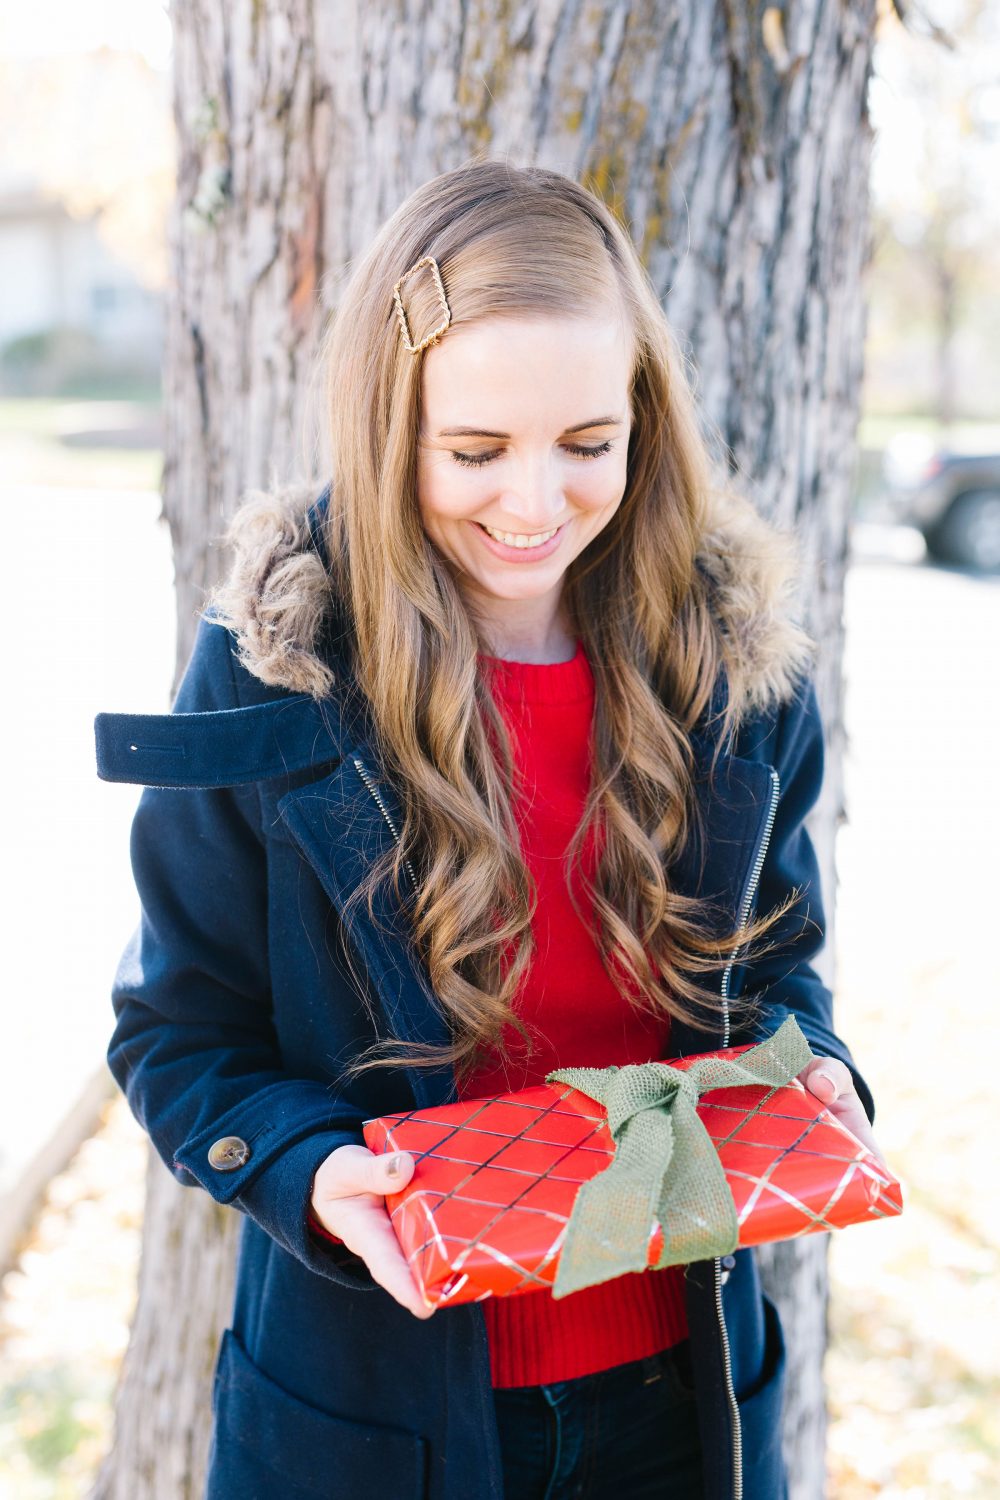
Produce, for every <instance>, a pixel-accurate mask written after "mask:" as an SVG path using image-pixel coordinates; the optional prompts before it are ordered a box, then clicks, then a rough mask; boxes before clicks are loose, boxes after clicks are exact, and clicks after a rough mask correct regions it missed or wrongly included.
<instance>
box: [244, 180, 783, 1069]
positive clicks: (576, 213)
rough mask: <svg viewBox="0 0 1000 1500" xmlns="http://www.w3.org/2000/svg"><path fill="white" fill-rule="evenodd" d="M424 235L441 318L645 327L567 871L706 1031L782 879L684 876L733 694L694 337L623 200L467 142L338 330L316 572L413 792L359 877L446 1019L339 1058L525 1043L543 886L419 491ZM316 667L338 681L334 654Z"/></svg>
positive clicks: (592, 584)
mask: <svg viewBox="0 0 1000 1500" xmlns="http://www.w3.org/2000/svg"><path fill="white" fill-rule="evenodd" d="M427 255H431V256H433V257H434V258H435V259H436V261H437V262H438V265H439V266H440V269H441V274H442V278H443V281H444V284H445V288H446V292H447V298H448V303H449V305H450V308H451V326H452V327H460V326H463V325H467V324H473V323H478V322H479V321H481V320H485V319H488V318H495V317H500V316H502V317H517V316H525V317H534V318H537V317H539V316H553V317H560V318H565V317H579V316H581V315H584V316H594V315H595V314H596V315H598V316H600V315H602V314H605V315H607V316H615V317H618V316H621V315H622V313H624V315H625V317H626V319H627V325H628V326H629V327H630V329H631V332H632V336H633V350H634V357H633V368H632V374H631V408H632V430H631V435H630V443H629V453H628V462H627V478H626V487H625V492H624V495H623V498H622V501H621V504H620V506H619V507H618V510H617V511H616V513H615V514H614V515H613V517H612V519H611V520H610V521H609V522H608V524H607V525H606V526H605V527H604V529H603V530H602V531H601V532H600V534H599V535H598V536H597V537H596V538H595V539H594V541H593V542H592V543H591V544H590V545H589V546H588V547H587V548H586V549H585V550H584V552H583V553H582V554H581V555H580V556H578V557H577V558H576V559H574V561H573V562H572V563H571V564H570V566H569V567H568V569H567V572H566V575H565V582H564V595H563V601H564V605H565V608H566V612H567V615H568V618H569V619H570V620H571V622H572V624H573V625H574V626H575V629H576V632H577V633H578V634H579V635H580V636H582V638H583V641H584V646H585V650H586V654H587V657H588V658H589V661H590V663H591V666H592V669H593V674H594V679H595V688H596V706H595V717H594V722H593V728H592V745H591V751H592V765H593V781H592V785H591V788H590V792H589V795H588V798H587V801H586V805H585V808H584V811H583V815H582V818H581V822H580V826H579V828H578V829H577V831H576V833H575V834H574V836H573V838H572V840H571V842H570V844H569V847H568V849H567V852H566V866H565V867H566V875H567V881H568V885H569V890H570V893H571V899H572V900H573V902H574V905H575V907H576V909H577V910H578V912H581V914H582V911H581V907H580V903H579V897H578V894H577V889H578V887H579V889H582V890H583V891H585V893H586V895H587V897H588V898H589V900H590V902H591V903H592V909H593V921H594V924H595V940H596V942H597V943H598V946H599V949H600V953H601V956H602V961H603V963H604V965H605V968H606V970H607V972H608V974H609V976H610V977H611V978H612V980H613V982H614V983H615V985H616V986H617V987H618V989H619V991H620V993H621V994H622V996H623V998H624V999H625V1000H627V1002H628V1003H629V1004H632V1005H636V1006H639V1007H641V1008H643V1009H645V1010H647V1011H649V1012H651V1013H653V1014H659V1015H661V1016H666V1015H670V1016H673V1017H676V1018H679V1019H682V1020H684V1021H685V1022H687V1023H688V1024H689V1025H691V1026H694V1027H695V1028H697V1029H700V1030H703V1031H705V1032H708V1033H713V1032H714V1031H715V1030H716V1029H717V1027H718V1023H719V1019H720V1016H721V1013H722V1008H723V1003H724V1002H723V1000H722V997H721V994H720V989H721V986H720V985H719V984H718V982H716V983H715V984H714V985H712V984H710V983H708V982H707V976H709V975H712V974H717V973H718V971H720V970H722V969H723V968H724V967H725V966H726V964H727V962H728V961H729V959H730V957H731V956H732V955H733V953H734V951H735V950H736V949H737V948H743V947H745V946H746V945H754V948H755V951H762V950H763V949H765V948H766V947H767V946H768V944H767V943H766V941H765V939H766V934H767V932H768V930H769V929H770V927H771V926H772V924H773V923H775V922H777V921H778V919H779V918H780V917H781V916H782V915H784V913H785V912H786V911H787V909H788V906H789V905H790V904H791V902H792V899H793V898H792V897H790V898H789V900H788V901H787V902H785V903H784V904H783V905H782V906H781V907H780V908H778V909H775V910H774V911H772V912H770V913H768V914H766V915H765V916H764V917H761V918H760V919H758V920H755V921H753V922H750V923H749V924H747V925H746V926H744V927H743V928H741V929H739V930H731V925H730V923H727V922H726V921H725V920H723V914H722V913H721V912H720V911H719V910H718V909H716V908H715V907H714V906H713V905H712V904H711V903H709V902H708V901H706V900H704V899H702V898H699V897H691V896H687V895H684V894H683V893H682V892H681V891H679V890H675V889H674V888H673V887H672V885H671V867H672V865H673V864H674V862H675V861H676V859H677V858H678V856H679V855H680V853H681V851H682V849H683V848H684V847H685V844H686V842H687V840H688V838H689V836H690V835H691V833H692V831H693V825H694V819H695V818H696V815H697V806H698V804H697V801H696V799H695V797H694V794H693V785H692V778H693V767H694V759H693V752H692V745H691V740H690V735H691V732H692V731H693V730H694V729H695V727H696V726H697V725H698V724H699V721H701V722H702V727H704V724H705V722H706V721H707V717H708V715H709V711H710V708H711V705H712V703H713V688H714V687H715V685H716V683H717V679H718V678H719V674H720V672H723V673H725V674H726V681H727V682H728V688H729V691H728V693H727V694H726V695H724V696H725V702H724V706H723V708H722V710H721V715H720V717H719V721H718V723H717V724H716V725H715V728H716V730H717V732H718V750H719V751H721V750H722V748H723V747H724V746H728V745H730V744H731V742H732V738H733V736H734V734H735V731H736V729H737V727H738V721H739V713H740V706H741V704H742V702H743V699H744V694H743V692H742V686H741V682H740V680H739V677H740V672H741V670H742V664H741V661H740V658H739V654H738V653H734V652H730V651H729V650H728V649H727V640H726V635H725V631H720V629H719V627H718V623H717V621H716V620H714V619H713V613H712V601H711V588H712V584H711V579H710V578H709V577H708V576H706V574H705V573H704V571H703V570H701V569H700V568H699V567H698V566H697V553H698V549H699V545H700V544H701V543H702V542H703V539H704V532H705V527H706V516H707V508H706V503H707V500H708V497H709V495H710V492H711V491H712V489H713V486H714V487H715V488H716V489H718V487H719V484H720V483H721V484H725V483H726V481H718V480H716V479H715V477H714V476H713V472H712V468H711V465H710V461H709V457H708V452H707V448H706V445H705V442H704V440H703V438H702V435H701V433H700V431H699V425H698V420H697V416H696V410H695V405H694V400H693V397H692V393H691V388H690V386H689V383H688V380H687V377H686V371H685V366H684V359H683V356H682V355H681V353H680V351H679V348H678V345H677V343H676V341H675V338H674V335H673V332H672V330H671V328H670V325H669V324H668V322H667V319H666V317H665V315H664V313H663V310H662V308H661V306H660V303H659V301H658V299H657V296H656V293H655V291H654V289H653V287H652V285H651V284H650V282H649V279H648V277H647V275H646V272H645V270H644V268H643V266H642V263H641V261H640V259H639V256H638V254H637V252H636V250H635V248H634V246H633V244H632V242H631V240H630V239H629V237H628V235H627V234H626V233H625V232H624V230H623V229H622V228H621V226H620V225H619V223H618V222H617V220H616V219H615V217H614V216H613V214H612V213H611V212H610V211H609V210H608V209H607V208H606V207H605V206H604V205H603V204H602V203H601V202H600V200H599V199H598V198H596V197H595V196H594V195H593V194H592V193H590V192H588V191H587V190H586V189H585V188H583V187H582V186H580V185H579V184H578V183H576V182H574V181H572V180H571V179H570V178H567V177H565V176H563V175H561V174H559V173H556V172H552V171H547V170H544V169H542V168H540V167H515V166H513V165H511V164H510V163H508V162H506V161H497V160H476V161H473V162H470V163H468V164H466V165H464V166H462V167H460V168H458V169H457V170H454V171H450V172H446V173H444V174H443V175H441V176H439V177H436V178H434V179H433V180H432V181H430V182H428V183H426V184H425V185H424V186H423V187H421V188H419V189H418V190H417V191H416V192H414V193H413V194H411V196H410V197H408V198H407V199H406V201H405V202H404V203H403V204H402V205H401V206H400V207H399V208H398V209H397V211H396V212H395V213H394V214H393V215H392V217H391V218H390V219H389V220H388V221H387V223H386V224H385V225H384V226H383V228H382V229H381V231H380V232H379V234H378V236H377V238H376V239H375V241H374V242H373V244H372V245H371V247H370V248H369V250H368V251H367V253H366V254H365V255H364V256H363V258H362V259H360V260H359V261H358V262H357V264H356V265H355V266H354V267H353V270H352V272H351V275H350V278H349V280H348V281H347V283H346V285H345V287H344V288H343V291H342V295H341V298H340V301H339V306H338V309H337V313H336V316H335V319H334V321H333V323H332V325H331V328H330V331H329V333H328V336H327V339H326V344H325V351H324V358H325V361H326V368H327V371H328V377H327V378H328V387H327V394H328V403H329V412H330V422H331V429H332V430H331V438H332V442H331V452H332V466H333V467H332V475H331V495H330V503H329V507H328V511H327V520H326V535H325V537H324V541H325V545H326V552H327V556H328V559H329V576H328V578H327V579H326V580H325V582H326V583H328V585H329V587H330V588H331V589H332V591H333V593H334V595H335V596H336V598H337V600H338V605H339V608H340V609H341V610H342V611H343V614H344V616H345V617H346V618H347V619H348V620H349V621H350V638H351V654H352V666H353V679H354V682H355V683H356V685H357V687H358V688H359V689H360V691H361V693H362V694H363V696H364V699H365V700H366V706H367V708H368V710H369V711H370V719H371V723H372V725H373V733H374V735H375V740H376V745H377V750H378V753H379V756H380V760H381V765H382V767H383V769H384V771H385V774H386V775H387V776H388V777H389V779H390V781H391V783H392V785H393V787H394V788H395V789H396V790H397V792H398V795H399V800H400V804H401V806H402V808H403V819H402V827H401V828H400V829H399V830H398V833H399V840H398V842H397V841H395V840H394V841H393V846H392V848H391V849H388V850H387V852H386V854H385V856H384V857H382V858H381V859H379V860H378V861H376V862H375V863H374V864H373V866H372V868H371V869H370V871H369V872H368V876H367V879H366V880H365V881H364V883H363V884H362V885H361V886H360V887H359V888H358V889H357V890H356V891H355V892H354V893H353V894H352V900H356V901H361V900H367V904H368V908H369V912H370V913H371V914H372V915H374V904H373V903H374V897H375V892H376V890H377V889H378V887H379V885H380V884H381V882H382V881H384V880H389V881H391V883H392V885H393V887H394V889H395V891H396V893H397V896H398V897H399V899H400V901H401V902H402V904H403V906H404V908H405V909H406V910H407V912H408V913H409V917H410V921H411V923H412V935H413V940H414V943H415V945H416V949H417V951H418V953H419V956H420V958H421V959H422V960H423V962H424V964H425V965H426V973H427V975H428V976H429V979H430V983H431V986H432V990H433V998H434V1000H435V1002H436V1003H437V1005H439V1007H440V1009H441V1011H442V1012H443V1013H444V1015H445V1017H446V1018H447V1021H448V1025H449V1034H450V1038H451V1040H450V1043H449V1045H447V1046H446V1047H445V1048H442V1047H440V1046H430V1045H424V1046H420V1045H412V1044H406V1043H404V1042H402V1041H400V1040H399V1039H396V1038H388V1039H382V1040H380V1041H378V1042H376V1043H375V1044H373V1046H372V1047H371V1048H370V1049H366V1052H365V1053H364V1055H363V1056H361V1057H359V1058H356V1059H354V1060H353V1061H352V1062H351V1064H350V1065H349V1066H348V1067H347V1068H346V1069H345V1075H348V1076H350V1075H353V1074H357V1073H360V1072H363V1071H365V1070H366V1069H368V1068H371V1067H380V1066H389V1065H393V1064H398V1063H399V1062H401V1061H406V1062H408V1063H410V1064H412V1065H415V1066H441V1065H442V1064H444V1063H450V1064H452V1065H454V1067H455V1069H456V1072H457V1074H458V1076H459V1077H460V1078H462V1077H464V1076H466V1075H467V1073H468V1071H469V1070H471V1069H472V1068H474V1067H475V1066H476V1065H477V1063H478V1062H480V1061H481V1060H482V1059H483V1058H484V1057H485V1055H486V1053H487V1051H488V1050H489V1049H494V1048H497V1049H500V1050H502V1038H503V1033H504V1031H505V1028H506V1026H507V1025H508V1024H509V1025H512V1026H513V1027H514V1029H515V1030H516V1031H517V1032H518V1033H519V1034H520V1035H521V1037H522V1039H523V1040H525V1041H526V1042H527V1043H528V1046H529V1050H530V1045H531V1040H530V1037H529V1036H528V1034H527V1032H526V1029H525V1027H524V1026H523V1024H522V1023H521V1021H520V1020H519V1019H518V1017H517V1014H516V997H517V994H518V991H519V988H520V986H521V983H522V981H523V979H524V976H525V972H526V970H527V968H528V966H529V964H530V962H531V959H532V954H533V951H534V942H533V938H532V927H531V922H532V915H533V912H534V907H535V902H536V899H537V893H536V890H535V887H534V882H533V880H532V877H531V874H530V871H529V870H528V868H527V866H526V864H525V862H524V859H523V857H522V853H521V849H520V846H519V838H518V830H517V825H516V822H515V818H514V815H513V811H512V802H511V798H512V793H513V792H514V790H515V788H516V786H517V769H516V766H515V761H514V756H513V754H512V747H511V743H510V739H509V737H508V734H507V729H506V726H505V724H504V721H503V718H502V716H501V714H500V712H499V711H498V708H497V704H496V701H495V699H494V696H493V693H492V691H491V686H490V681H489V675H488V673H485V672H484V669H483V663H482V661H481V660H480V659H479V657H478V654H479V653H481V652H482V653H488V652H489V650H490V646H489V643H488V641H487V640H485V639H484V637H483V635H482V634H481V632H480V628H479V626H478V624H477V621H476V619H475V617H474V614H473V613H472V612H471V611H470V609H469V608H467V606H466V603H465V601H464V600H463V596H462V593H461V591H460V588H459V586H458V584H457V583H456V579H455V577H454V576H453V573H452V572H451V571H450V569H449V566H448V565H447V563H446V560H445V559H444V558H443V556H442V555H441V553H440V552H439V551H438V550H437V548H436V547H435V545H434V544H433V543H432V541H431V540H430V539H429V537H428V536H427V534H426V533H425V531H424V529H423V526H422V523H421V517H420V512H419V507H418V502H417V493H416V470H417V441H418V433H419V430H420V416H421V408H420V402H421V366H422V355H421V354H412V353H410V352H408V351H407V349H406V348H405V347H404V344H403V341H402V338H401V334H400V328H399V326H398V324H397V314H396V311H395V308H394V304H393V288H394V285H395V283H396V282H397V280H398V279H399V278H400V277H401V276H402V274H403V272H404V271H406V270H407V269H408V268H409V267H411V266H413V265H414V263H415V262H416V261H418V260H419V259H420V258H421V257H423V256H427ZM404 295H405V304H406V316H407V321H408V324H409V327H410V330H411V333H412V338H413V340H414V341H415V342H418V341H419V340H420V339H422V338H423V337H424V336H425V335H426V334H428V333H429V332H430V331H431V330H433V329H434V328H435V327H436V325H437V323H438V322H439V321H440V317H441V304H440V300H439V298H438V295H437V292H436V290H435V287H434V283H433V280H432V278H431V276H430V275H429V274H427V273H426V272H422V273H420V274H418V275H415V276H414V277H412V278H410V279H409V280H408V282H407V284H406V288H405V294H404ZM443 336H444V337H445V338H447V337H448V334H447V332H446V333H445V334H444V335H443ZM738 503H741V504H744V505H747V506H749V501H745V500H743V499H742V497H738ZM237 529H238V527H237ZM227 602H228V603H229V604H230V605H231V604H232V592H231V591H230V593H229V594H228V595H227V593H226V591H225V590H222V591H220V592H219V593H217V595H216V599H215V605H216V608H217V610H219V609H221V613H222V614H223V616H225V614H226V606H227ZM229 613H230V616H231V615H232V614H233V610H232V609H230V611H229ZM324 687H329V690H330V691H333V690H335V685H334V684H333V683H332V680H329V681H327V679H325V678H324V679H323V680H322V681H321V683H320V686H319V687H317V691H320V690H321V688H324ZM591 824H595V825H596V830H595V831H596V832H598V834H599V849H600V853H599V858H598V861H597V867H596V871H595V874H594V877H593V879H592V880H589V879H586V878H585V877H584V875H583V872H582V869H581V853H582V849H583V845H584V840H585V838H586V836H587V831H588V828H589V826H590V825H591ZM407 866H409V868H410V869H411V870H412V871H413V872H414V873H415V875H416V880H417V886H418V889H417V891H416V894H415V895H414V894H413V893H412V891H410V890H409V888H408V882H407V880H406V877H405V875H404V870H405V869H406V868H407ZM361 990H362V993H364V987H363V986H362V987H361ZM728 1004H729V1011H730V1015H731V1017H732V1016H741V1017H742V1018H743V1019H744V1020H745V1021H748V1020H750V1019H752V1016H753V1014H754V1013H755V1007H754V1004H753V1001H752V999H746V1000H737V999H730V1000H729V1002H728Z"/></svg>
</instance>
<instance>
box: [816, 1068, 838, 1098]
mask: <svg viewBox="0 0 1000 1500" xmlns="http://www.w3.org/2000/svg"><path fill="white" fill-rule="evenodd" d="M816 1077H817V1078H822V1079H823V1080H824V1081H825V1082H826V1083H830V1084H832V1085H833V1091H834V1093H836V1092H837V1082H836V1079H834V1078H831V1077H830V1075H829V1073H827V1072H825V1071H824V1069H823V1068H817V1069H816Z"/></svg>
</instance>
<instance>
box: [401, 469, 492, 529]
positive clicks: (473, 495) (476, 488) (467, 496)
mask: <svg viewBox="0 0 1000 1500" xmlns="http://www.w3.org/2000/svg"><path fill="white" fill-rule="evenodd" d="M487 491H488V482H487V480H486V479H485V478H483V477H482V476H480V475H478V474H474V473H471V472H470V473H468V474H467V473H465V472H464V471H463V470H461V469H459V467H458V465H457V464H456V463H454V462H453V461H451V460H442V461H441V462H440V463H435V462H433V461H432V462H430V463H428V464H427V465H425V466H423V465H422V466H419V467H418V470H417V501H418V504H419V506H420V513H421V515H422V517H423V519H424V523H425V525H426V523H427V522H428V521H431V522H433V521H437V522H442V521H445V522H447V521H452V520H460V519H461V518H462V517H463V516H465V515H467V514H468V512H469V510H471V509H474V508H475V507H476V505H477V504H479V503H480V501H481V497H482V496H483V495H484V494H485V493H486V492H487Z"/></svg>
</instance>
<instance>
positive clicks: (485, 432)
mask: <svg viewBox="0 0 1000 1500" xmlns="http://www.w3.org/2000/svg"><path fill="white" fill-rule="evenodd" d="M621 425H622V419H621V418H620V417H591V419H590V420H589V421H588V422H577V424H576V426H575V427H566V428H564V431H565V432H585V431H586V429H587V428H588V427H620V426H621ZM438 437H487V438H505V439H507V440H509V439H510V433H509V432H490V431H489V429H488V428H486V427H444V428H442V430H441V431H440V432H439V433H438Z"/></svg>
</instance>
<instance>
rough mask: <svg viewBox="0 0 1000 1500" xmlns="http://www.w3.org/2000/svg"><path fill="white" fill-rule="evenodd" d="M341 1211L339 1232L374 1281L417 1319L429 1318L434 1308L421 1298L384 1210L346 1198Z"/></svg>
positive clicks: (362, 1201) (369, 1203)
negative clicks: (358, 1256)
mask: <svg viewBox="0 0 1000 1500" xmlns="http://www.w3.org/2000/svg"><path fill="white" fill-rule="evenodd" d="M338 1209H339V1212H338V1214H337V1223H338V1228H337V1231H336V1232H337V1233H338V1234H339V1235H340V1238H341V1239H342V1240H343V1241H344V1244H345V1245H346V1246H347V1248H348V1249H349V1250H352V1251H353V1252H354V1254H355V1255H360V1257H361V1259H362V1260H363V1261H364V1263H365V1265H366V1266H367V1267H368V1269H369V1271H370V1272H371V1274H372V1279H373V1280H374V1281H377V1282H378V1284H379V1286H381V1287H383V1288H384V1289H385V1291H387V1292H388V1293H389V1295H390V1296H391V1297H392V1298H394V1300H395V1301H396V1302H398V1303H399V1305H400V1306H401V1307H405V1308H406V1310H407V1311H408V1312H411V1313H413V1314H414V1316H415V1317H418V1318H423V1319H426V1318H429V1317H430V1316H431V1314H432V1313H433V1312H434V1308H433V1307H428V1305H427V1304H426V1302H425V1301H424V1299H423V1297H422V1296H421V1293H420V1288H419V1287H418V1286H417V1283H416V1281H415V1280H414V1277H413V1272H412V1271H411V1270H410V1267H409V1266H408V1265H407V1262H406V1258H405V1256H404V1255H403V1252H402V1251H401V1250H400V1248H399V1241H398V1240H397V1239H396V1234H395V1231H394V1230H393V1227H392V1224H391V1223H390V1220H389V1217H388V1215H387V1214H386V1212H385V1210H384V1208H380V1207H378V1206H377V1205H375V1206H374V1207H373V1205H372V1204H371V1202H370V1201H369V1202H367V1203H366V1202H365V1201H364V1200H363V1199H360V1198H359V1199H356V1200H350V1199H345V1200H344V1201H343V1202H342V1203H341V1204H339V1205H338Z"/></svg>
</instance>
